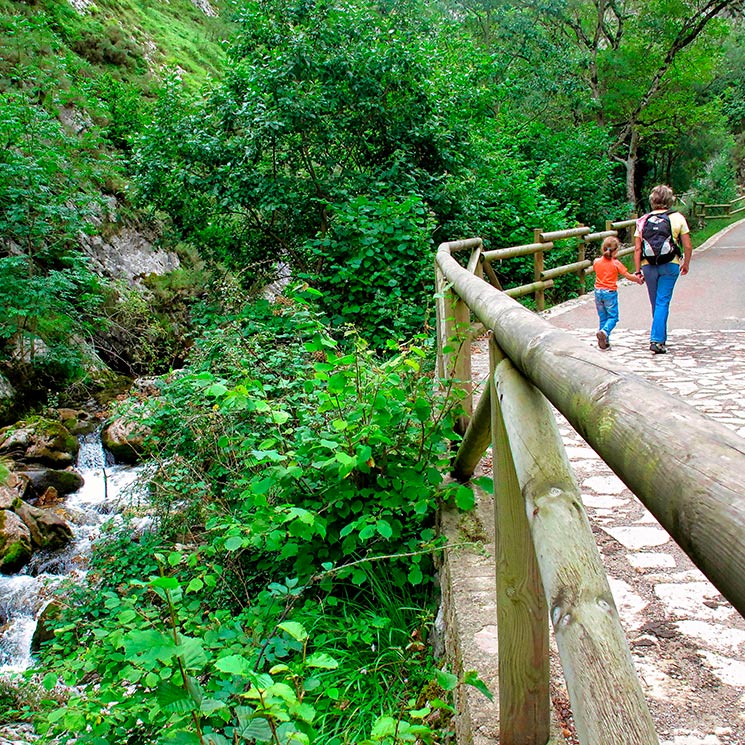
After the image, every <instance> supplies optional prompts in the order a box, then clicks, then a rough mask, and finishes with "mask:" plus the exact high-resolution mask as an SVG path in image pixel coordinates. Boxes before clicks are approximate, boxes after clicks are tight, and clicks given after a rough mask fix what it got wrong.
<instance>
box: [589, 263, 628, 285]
mask: <svg viewBox="0 0 745 745" xmlns="http://www.w3.org/2000/svg"><path fill="white" fill-rule="evenodd" d="M592 266H593V267H594V269H595V289H596V290H617V289H618V275H619V274H623V276H624V277H630V276H631V274H630V272H629V270H628V269H627V268H626V267H625V266H624V265H623V264H622V263H621V262H620V261H619V260H618V259H606V258H605V256H600V257H599V258H597V259H595V261H593V262H592Z"/></svg>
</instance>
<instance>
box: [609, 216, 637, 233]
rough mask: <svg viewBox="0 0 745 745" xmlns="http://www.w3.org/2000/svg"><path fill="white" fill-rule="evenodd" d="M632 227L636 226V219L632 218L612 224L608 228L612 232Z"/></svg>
mask: <svg viewBox="0 0 745 745" xmlns="http://www.w3.org/2000/svg"><path fill="white" fill-rule="evenodd" d="M632 225H636V218H635V217H633V218H631V219H630V220H619V221H618V222H612V223H611V224H610V226H611V227H612V228H613V229H614V230H618V228H630V227H631V226H632Z"/></svg>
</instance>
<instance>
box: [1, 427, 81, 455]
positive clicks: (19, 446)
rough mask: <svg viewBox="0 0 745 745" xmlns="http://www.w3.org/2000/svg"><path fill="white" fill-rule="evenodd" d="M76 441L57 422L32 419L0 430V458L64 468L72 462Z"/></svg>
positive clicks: (77, 444)
mask: <svg viewBox="0 0 745 745" xmlns="http://www.w3.org/2000/svg"><path fill="white" fill-rule="evenodd" d="M79 449H80V444H79V443H78V440H77V438H76V437H75V436H74V435H72V434H71V433H70V431H69V430H68V429H67V428H66V427H65V426H63V425H62V424H61V423H60V422H55V421H52V420H51V419H44V418H42V417H34V418H31V419H26V420H23V421H20V422H16V423H15V424H13V425H11V426H10V427H4V428H3V429H2V430H0V455H5V456H8V457H11V458H13V459H14V460H17V461H21V462H23V463H41V464H42V465H45V466H51V467H52V468H66V467H67V466H71V465H73V464H74V463H75V458H76V456H77V454H78V450H79Z"/></svg>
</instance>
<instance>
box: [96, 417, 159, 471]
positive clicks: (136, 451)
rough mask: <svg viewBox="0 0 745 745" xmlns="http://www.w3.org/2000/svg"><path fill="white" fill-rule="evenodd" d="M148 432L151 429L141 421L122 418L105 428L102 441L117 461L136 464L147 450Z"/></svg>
mask: <svg viewBox="0 0 745 745" xmlns="http://www.w3.org/2000/svg"><path fill="white" fill-rule="evenodd" d="M148 434H149V430H148V429H147V428H146V427H144V426H143V425H142V424H140V423H139V422H136V421H132V420H128V419H124V418H120V419H114V420H113V421H111V422H110V423H109V424H107V425H106V426H105V427H104V428H103V431H102V432H101V441H102V442H103V446H104V447H105V448H106V449H107V450H108V451H109V452H110V453H111V454H112V455H113V456H114V459H115V460H116V462H117V463H127V464H134V463H137V462H138V461H139V460H140V457H141V455H142V453H143V452H144V450H145V438H146V437H147V435H148Z"/></svg>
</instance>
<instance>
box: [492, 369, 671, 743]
mask: <svg viewBox="0 0 745 745" xmlns="http://www.w3.org/2000/svg"><path fill="white" fill-rule="evenodd" d="M494 382H495V385H496V390H497V395H498V399H499V402H500V406H501V412H502V419H503V421H504V426H505V429H506V431H507V436H508V439H509V444H510V450H511V452H512V458H513V462H514V466H515V472H516V474H517V479H518V482H519V484H520V489H521V492H522V496H523V498H524V500H525V514H526V515H527V517H528V522H529V525H530V532H531V536H532V539H533V545H534V546H535V555H536V557H537V561H538V565H539V567H540V574H541V579H542V582H543V590H544V594H545V597H546V602H547V604H548V609H549V614H550V618H551V623H552V625H553V628H554V633H555V636H556V645H557V647H558V648H559V654H560V656H561V663H562V668H563V670H564V677H565V680H566V682H567V687H568V690H569V698H570V701H571V703H572V712H573V714H574V722H575V725H576V728H577V734H578V735H579V741H580V742H581V743H588V745H589V744H590V743H593V744H595V743H603V745H652V743H657V742H659V740H658V738H657V735H656V734H655V728H654V723H653V721H652V717H651V715H650V713H649V709H648V707H647V703H646V701H645V700H644V694H643V693H642V690H641V686H640V685H639V680H638V678H637V677H636V671H635V668H634V662H633V660H632V658H631V654H630V653H629V649H628V644H627V641H626V638H625V636H624V632H623V628H622V626H621V622H620V619H619V617H618V611H617V609H616V605H615V602H614V600H613V594H612V593H611V589H610V586H609V584H608V579H607V577H606V574H605V569H604V567H603V562H602V559H601V558H600V553H599V551H598V548H597V545H596V543H595V538H594V536H593V534H592V528H591V527H590V521H589V519H588V517H587V513H586V512H585V509H584V507H583V505H582V500H581V497H580V491H579V487H578V486H577V482H576V480H575V478H574V474H573V473H572V469H571V465H570V463H569V460H568V458H567V455H566V451H565V450H564V445H563V443H562V440H561V434H560V433H559V428H558V425H557V423H556V418H555V417H554V413H553V411H552V410H551V407H550V406H549V404H548V401H547V400H546V399H545V398H544V396H543V395H542V394H541V392H540V391H539V390H538V389H537V388H536V387H535V386H533V385H531V384H530V383H529V382H528V381H527V380H526V379H525V378H524V377H523V376H522V375H521V374H520V373H519V372H518V371H517V370H516V369H515V367H514V366H513V365H512V363H511V362H510V361H509V360H507V359H504V360H502V361H501V362H500V363H499V364H498V365H497V368H496V372H495V374H494Z"/></svg>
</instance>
